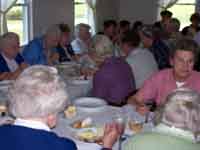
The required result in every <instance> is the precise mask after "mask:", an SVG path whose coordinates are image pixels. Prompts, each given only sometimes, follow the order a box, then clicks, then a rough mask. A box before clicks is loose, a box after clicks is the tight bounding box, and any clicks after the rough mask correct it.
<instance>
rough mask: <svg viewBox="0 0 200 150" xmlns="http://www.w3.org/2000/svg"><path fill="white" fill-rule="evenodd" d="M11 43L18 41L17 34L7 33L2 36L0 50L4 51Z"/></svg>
mask: <svg viewBox="0 0 200 150" xmlns="http://www.w3.org/2000/svg"><path fill="white" fill-rule="evenodd" d="M13 41H19V36H18V34H16V33H14V32H7V33H5V34H3V35H2V36H1V38H0V48H1V49H4V47H6V46H7V45H10V43H12V42H13Z"/></svg>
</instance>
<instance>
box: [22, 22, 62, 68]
mask: <svg viewBox="0 0 200 150" xmlns="http://www.w3.org/2000/svg"><path fill="white" fill-rule="evenodd" d="M60 38H61V31H60V29H59V27H58V25H52V26H50V27H49V28H48V29H47V30H46V32H45V34H44V35H42V36H41V37H36V38H34V39H33V40H32V41H30V42H29V43H28V44H27V45H26V46H25V47H24V49H23V52H22V55H23V57H24V59H25V62H27V63H28V64H29V65H37V64H38V65H52V64H55V63H57V62H58V59H59V54H58V52H57V49H56V46H57V45H58V42H59V41H60Z"/></svg>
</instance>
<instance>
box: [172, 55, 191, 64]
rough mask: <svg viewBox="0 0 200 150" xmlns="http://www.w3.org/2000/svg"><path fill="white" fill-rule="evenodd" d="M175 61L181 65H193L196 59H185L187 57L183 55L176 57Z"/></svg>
mask: <svg viewBox="0 0 200 150" xmlns="http://www.w3.org/2000/svg"><path fill="white" fill-rule="evenodd" d="M175 60H176V61H175V62H177V63H178V64H181V65H193V64H194V59H192V58H191V59H185V58H181V57H176V58H175Z"/></svg>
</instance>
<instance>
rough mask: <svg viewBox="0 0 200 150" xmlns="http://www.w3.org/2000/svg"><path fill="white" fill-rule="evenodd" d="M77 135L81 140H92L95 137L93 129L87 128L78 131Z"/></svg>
mask: <svg viewBox="0 0 200 150" xmlns="http://www.w3.org/2000/svg"><path fill="white" fill-rule="evenodd" d="M78 137H79V139H80V140H83V141H84V140H88V141H92V140H95V139H96V138H97V134H96V133H95V132H94V131H93V130H91V129H88V130H85V131H83V132H80V133H78Z"/></svg>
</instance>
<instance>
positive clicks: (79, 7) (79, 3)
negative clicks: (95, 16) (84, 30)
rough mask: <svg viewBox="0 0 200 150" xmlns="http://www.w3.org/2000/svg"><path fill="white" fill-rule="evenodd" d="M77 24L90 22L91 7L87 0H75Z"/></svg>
mask: <svg viewBox="0 0 200 150" xmlns="http://www.w3.org/2000/svg"><path fill="white" fill-rule="evenodd" d="M74 13H75V14H74V16H75V18H74V19H75V25H77V24H79V23H86V24H89V17H88V16H89V14H88V13H89V8H88V5H87V3H86V0H74Z"/></svg>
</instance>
